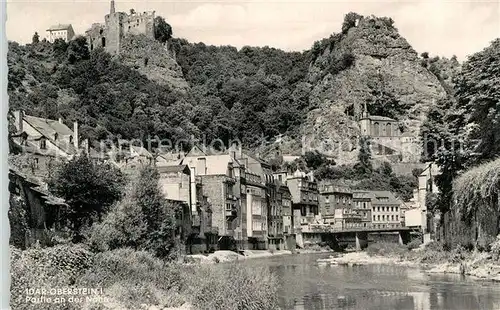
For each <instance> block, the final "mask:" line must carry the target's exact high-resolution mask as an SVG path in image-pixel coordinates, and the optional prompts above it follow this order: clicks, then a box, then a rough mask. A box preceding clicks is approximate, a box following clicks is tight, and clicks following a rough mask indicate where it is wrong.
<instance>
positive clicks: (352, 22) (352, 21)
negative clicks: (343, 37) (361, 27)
mask: <svg viewBox="0 0 500 310" xmlns="http://www.w3.org/2000/svg"><path fill="white" fill-rule="evenodd" d="M362 17H363V16H361V15H359V14H358V13H354V12H349V13H347V14H346V15H345V17H344V22H343V23H342V33H344V34H346V33H347V32H348V31H349V29H351V28H352V27H354V26H356V21H357V20H358V19H360V18H362Z"/></svg>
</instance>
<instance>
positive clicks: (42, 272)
mask: <svg viewBox="0 0 500 310" xmlns="http://www.w3.org/2000/svg"><path fill="white" fill-rule="evenodd" d="M10 253H11V257H10V262H11V264H10V272H11V287H10V292H11V300H10V304H11V307H12V309H37V310H38V309H77V308H78V307H75V305H73V304H69V303H68V304H66V303H60V304H57V303H34V302H32V301H27V300H26V298H27V297H30V298H31V297H32V298H42V297H51V298H54V297H61V296H56V295H47V294H45V295H42V294H41V293H38V294H31V293H30V294H26V290H27V289H34V290H36V289H38V290H41V289H46V290H47V291H48V290H50V289H51V288H56V289H57V288H63V287H69V286H72V285H73V284H74V283H75V281H76V280H77V279H78V278H79V277H80V276H81V275H82V273H84V272H85V269H86V268H88V266H90V264H91V263H92V253H91V252H90V251H88V250H87V249H86V248H84V247H82V246H80V245H57V246H54V247H49V248H36V247H35V248H30V249H27V250H24V251H21V250H19V249H16V248H14V247H10Z"/></svg>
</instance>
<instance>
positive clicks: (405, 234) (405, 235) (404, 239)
mask: <svg viewBox="0 0 500 310" xmlns="http://www.w3.org/2000/svg"><path fill="white" fill-rule="evenodd" d="M409 241H410V232H409V231H400V232H399V244H401V245H405V244H407V243H408V242H409Z"/></svg>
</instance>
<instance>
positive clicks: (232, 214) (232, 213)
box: [225, 206, 238, 219]
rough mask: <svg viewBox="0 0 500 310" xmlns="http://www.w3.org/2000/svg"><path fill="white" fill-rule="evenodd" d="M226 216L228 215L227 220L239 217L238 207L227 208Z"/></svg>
mask: <svg viewBox="0 0 500 310" xmlns="http://www.w3.org/2000/svg"><path fill="white" fill-rule="evenodd" d="M225 215H226V219H228V218H229V219H234V218H236V217H237V216H238V210H236V207H235V206H233V207H232V208H230V209H229V208H226V212H225Z"/></svg>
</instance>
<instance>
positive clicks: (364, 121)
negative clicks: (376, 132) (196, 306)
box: [359, 102, 371, 136]
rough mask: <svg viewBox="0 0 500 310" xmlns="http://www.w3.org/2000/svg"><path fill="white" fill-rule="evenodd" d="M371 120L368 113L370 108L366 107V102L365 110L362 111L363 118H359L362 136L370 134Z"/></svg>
mask: <svg viewBox="0 0 500 310" xmlns="http://www.w3.org/2000/svg"><path fill="white" fill-rule="evenodd" d="M370 123H371V121H370V116H369V115H368V109H367V108H366V102H365V103H364V105H363V112H362V113H361V119H360V120H359V127H360V129H361V135H362V136H369V135H370V134H371V132H370V128H371V124H370Z"/></svg>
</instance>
